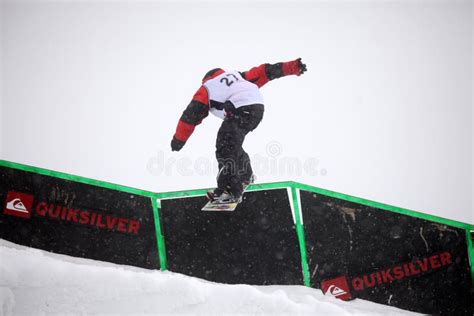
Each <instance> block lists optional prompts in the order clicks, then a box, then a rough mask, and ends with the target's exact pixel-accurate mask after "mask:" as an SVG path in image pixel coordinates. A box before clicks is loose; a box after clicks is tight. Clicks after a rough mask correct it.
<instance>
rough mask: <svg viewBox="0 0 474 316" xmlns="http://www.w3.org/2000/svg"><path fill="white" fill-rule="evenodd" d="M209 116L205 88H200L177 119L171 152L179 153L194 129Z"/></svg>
mask: <svg viewBox="0 0 474 316" xmlns="http://www.w3.org/2000/svg"><path fill="white" fill-rule="evenodd" d="M208 115H209V97H208V94H207V90H206V88H204V86H201V87H200V88H199V90H198V91H197V92H196V93H195V94H194V96H193V99H192V100H191V102H190V103H189V105H188V106H187V107H186V109H185V110H184V112H183V114H182V115H181V118H180V119H179V122H178V126H177V127H176V132H175V134H174V136H173V140H172V141H171V150H172V151H179V150H181V148H183V146H184V144H185V143H186V141H187V140H188V138H189V137H190V136H191V134H192V133H193V132H194V128H195V127H196V126H197V125H199V124H201V122H202V120H203V119H204V118H206V116H208Z"/></svg>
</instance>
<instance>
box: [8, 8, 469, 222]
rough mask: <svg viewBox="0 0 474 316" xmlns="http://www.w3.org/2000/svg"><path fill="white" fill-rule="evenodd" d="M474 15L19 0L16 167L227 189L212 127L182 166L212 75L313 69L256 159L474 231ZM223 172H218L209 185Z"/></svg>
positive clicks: (271, 100) (279, 96) (279, 171)
mask: <svg viewBox="0 0 474 316" xmlns="http://www.w3.org/2000/svg"><path fill="white" fill-rule="evenodd" d="M472 12H473V11H472V2H470V1H392V2H390V1H370V2H357V1H347V2H343V1H336V2H332V1H331V2H330V1H326V2H293V1H288V2H285V1H278V2H275V1H263V2H258V3H255V2H248V1H242V2H234V3H228V2H226V3H222V2H213V3H210V2H207V3H205V2H198V1H195V2H190V1H187V2H180V3H171V2H141V3H135V2H123V3H119V2H109V1H102V2H95V3H94V2H72V1H62V2H53V1H51V2H39V3H33V2H31V3H30V2H27V1H20V2H13V1H6V2H3V3H2V13H1V22H2V23H1V27H2V31H1V45H2V47H1V48H2V49H1V65H0V66H1V67H2V69H1V75H2V79H3V80H2V84H1V86H0V89H1V91H0V92H1V93H2V94H1V96H2V98H1V101H2V106H1V111H0V118H1V122H2V123H1V125H2V127H1V132H0V133H1V135H0V137H1V141H2V143H3V144H0V145H1V146H0V150H1V158H2V159H6V160H11V161H15V162H20V163H25V164H29V165H34V166H39V167H44V168H48V169H53V170H58V171H63V172H69V173H73V174H77V175H82V176H85V177H90V178H96V179H100V180H106V181H110V182H115V183H120V184H124V185H128V186H132V187H138V188H142V189H148V190H153V191H170V190H180V189H191V188H202V187H212V186H214V185H215V174H214V173H215V170H214V168H213V164H214V143H215V137H216V132H217V129H218V128H219V124H220V121H219V120H218V119H217V118H215V117H211V116H210V117H209V118H207V119H206V120H204V122H203V123H202V124H201V125H200V126H198V127H197V129H196V131H195V134H194V135H193V136H192V137H191V138H190V140H189V142H188V143H187V144H186V146H185V147H184V149H183V150H182V151H181V152H179V153H172V152H170V149H169V148H170V146H169V143H170V140H171V137H172V135H173V133H174V130H175V127H176V124H177V121H178V118H179V116H180V114H181V112H182V111H183V109H184V108H185V107H186V105H187V104H188V102H189V101H190V98H191V97H192V95H193V93H194V92H195V90H196V89H197V88H198V87H199V84H200V80H201V77H202V76H203V74H204V73H206V72H207V71H208V70H209V69H211V68H214V67H222V68H225V69H228V70H232V69H236V70H247V69H249V68H251V67H252V66H255V65H259V64H261V63H264V62H271V63H273V62H278V61H286V60H291V59H294V58H297V57H302V58H303V61H304V62H306V63H307V65H308V72H307V73H306V74H305V75H303V76H301V77H288V78H282V79H279V80H276V81H273V82H270V83H269V84H268V85H267V86H265V87H264V88H263V89H262V92H263V95H264V98H265V101H266V102H265V103H266V113H265V117H264V120H263V122H262V124H261V125H260V126H259V128H258V129H257V130H256V131H255V132H253V133H251V134H249V136H248V138H247V140H246V142H245V145H244V147H245V148H246V150H247V151H248V152H249V154H250V156H251V157H252V158H253V161H254V169H256V170H255V171H256V173H257V176H258V181H259V182H270V181H282V180H295V181H299V182H303V183H307V184H311V185H314V186H318V187H322V188H326V189H330V190H335V191H338V192H342V193H347V194H351V195H355V196H359V197H363V198H367V199H371V200H376V201H380V202H384V203H387V204H393V205H397V206H401V207H405V208H409V209H414V210H418V211H422V212H426V213H431V214H435V215H439V216H443V217H447V218H451V219H456V220H461V221H465V222H471V223H472V222H474V220H473V207H472V192H473V191H472V177H473V169H472V160H473V148H472V142H473V139H472V120H473V116H472V115H473V113H472V71H473V68H472V34H473V33H472V14H473V13H472ZM209 169H210V170H209Z"/></svg>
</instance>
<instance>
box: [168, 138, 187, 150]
mask: <svg viewBox="0 0 474 316" xmlns="http://www.w3.org/2000/svg"><path fill="white" fill-rule="evenodd" d="M184 144H186V142H183V141H180V140H179V139H177V138H176V137H174V136H173V140H172V141H171V150H172V151H180V150H181V148H183V146H184Z"/></svg>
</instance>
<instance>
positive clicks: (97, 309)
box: [0, 240, 413, 315]
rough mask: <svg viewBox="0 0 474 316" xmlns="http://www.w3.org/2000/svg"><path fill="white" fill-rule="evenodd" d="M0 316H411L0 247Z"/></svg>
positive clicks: (283, 290)
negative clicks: (60, 315)
mask: <svg viewBox="0 0 474 316" xmlns="http://www.w3.org/2000/svg"><path fill="white" fill-rule="evenodd" d="M0 313H2V315H37V314H105V313H107V314H127V315H128V314H134V315H136V314H155V315H156V314H206V315H212V314H214V315H217V314H218V315H221V314H269V315H270V314H271V315H275V314H292V315H303V314H311V315H354V314H360V315H381V314H383V315H409V314H413V313H409V312H406V311H403V310H400V309H396V308H392V307H388V306H384V305H380V304H374V303H371V302H366V301H362V300H355V301H351V302H343V301H340V300H336V299H334V298H331V297H325V296H323V294H322V293H321V291H319V290H315V289H310V288H306V287H304V286H249V285H225V284H218V283H212V282H207V281H204V280H201V279H196V278H192V277H188V276H185V275H181V274H177V273H172V272H161V271H150V270H145V269H139V268H135V267H129V266H120V265H115V264H111V263H104V262H99V261H93V260H86V259H79V258H73V257H68V256H63V255H57V254H52V253H48V252H45V251H41V250H37V249H32V248H27V247H23V246H18V245H15V244H13V243H10V242H7V241H5V240H0Z"/></svg>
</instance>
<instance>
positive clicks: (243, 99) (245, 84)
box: [204, 71, 263, 119]
mask: <svg viewBox="0 0 474 316" xmlns="http://www.w3.org/2000/svg"><path fill="white" fill-rule="evenodd" d="M204 87H205V88H206V89H207V93H208V96H209V106H210V107H209V111H210V112H211V113H212V114H214V115H215V116H217V117H220V118H221V119H224V117H225V111H224V110H223V109H217V108H215V107H213V106H212V102H211V101H215V102H219V103H225V102H226V101H230V102H232V104H234V106H235V108H239V107H241V106H244V105H250V104H263V97H262V94H261V93H260V89H259V88H258V86H257V85H256V84H253V83H251V82H250V81H247V80H245V79H244V78H242V76H241V75H240V73H239V72H238V71H226V72H224V73H223V74H221V75H219V76H217V77H215V78H213V79H211V80H209V81H207V82H205V83H204Z"/></svg>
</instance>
